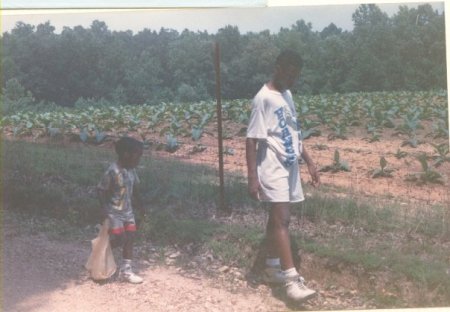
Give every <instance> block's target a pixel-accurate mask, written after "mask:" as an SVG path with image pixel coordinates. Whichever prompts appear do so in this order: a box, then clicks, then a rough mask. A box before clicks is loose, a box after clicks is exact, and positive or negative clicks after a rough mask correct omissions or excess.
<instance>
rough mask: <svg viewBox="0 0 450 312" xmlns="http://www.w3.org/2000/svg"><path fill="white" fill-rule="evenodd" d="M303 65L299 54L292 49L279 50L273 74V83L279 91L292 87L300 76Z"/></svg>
mask: <svg viewBox="0 0 450 312" xmlns="http://www.w3.org/2000/svg"><path fill="white" fill-rule="evenodd" d="M302 67H303V60H302V58H301V56H300V55H299V54H298V53H297V52H294V51H292V50H285V51H283V52H281V53H280V54H279V55H278V57H277V60H276V63H275V71H274V74H273V79H272V80H273V83H274V85H275V87H276V88H277V89H278V90H279V91H285V90H287V89H290V88H292V86H293V85H294V84H295V82H296V81H297V80H298V78H299V77H300V71H301V69H302Z"/></svg>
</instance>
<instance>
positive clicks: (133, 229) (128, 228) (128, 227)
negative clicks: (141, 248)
mask: <svg viewBox="0 0 450 312" xmlns="http://www.w3.org/2000/svg"><path fill="white" fill-rule="evenodd" d="M125 231H127V232H136V224H134V223H128V224H125Z"/></svg>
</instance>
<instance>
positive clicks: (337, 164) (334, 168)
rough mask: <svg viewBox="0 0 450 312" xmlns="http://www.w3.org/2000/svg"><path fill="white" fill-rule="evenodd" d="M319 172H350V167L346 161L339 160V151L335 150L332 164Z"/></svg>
mask: <svg viewBox="0 0 450 312" xmlns="http://www.w3.org/2000/svg"><path fill="white" fill-rule="evenodd" d="M319 171H320V172H333V173H335V172H339V171H347V172H348V171H351V170H350V166H349V165H348V163H347V162H346V161H343V160H341V157H340V155H339V151H338V150H335V151H334V162H333V164H331V165H328V166H325V167H322V168H321V169H320V170H319Z"/></svg>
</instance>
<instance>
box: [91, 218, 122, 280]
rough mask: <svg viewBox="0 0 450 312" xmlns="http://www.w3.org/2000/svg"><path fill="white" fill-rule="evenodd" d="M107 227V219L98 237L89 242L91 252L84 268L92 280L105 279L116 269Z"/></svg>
mask: <svg viewBox="0 0 450 312" xmlns="http://www.w3.org/2000/svg"><path fill="white" fill-rule="evenodd" d="M109 226H110V225H109V219H106V220H105V221H104V222H103V225H102V227H101V229H100V232H99V233H98V236H97V237H96V238H94V239H93V240H92V241H91V243H92V252H91V254H90V256H89V259H88V261H87V262H86V265H85V268H86V269H87V270H88V271H89V274H90V276H91V278H92V279H93V280H104V279H107V278H109V277H111V276H112V275H113V274H114V272H116V269H117V266H116V262H115V261H114V255H113V253H112V250H111V245H110V243H109V233H108V230H109Z"/></svg>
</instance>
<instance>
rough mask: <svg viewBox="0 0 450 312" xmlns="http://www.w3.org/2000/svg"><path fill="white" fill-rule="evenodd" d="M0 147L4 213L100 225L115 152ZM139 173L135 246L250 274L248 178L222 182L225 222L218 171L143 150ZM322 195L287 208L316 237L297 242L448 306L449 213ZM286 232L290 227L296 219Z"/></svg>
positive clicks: (39, 226) (257, 217)
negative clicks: (106, 175) (207, 258)
mask: <svg viewBox="0 0 450 312" xmlns="http://www.w3.org/2000/svg"><path fill="white" fill-rule="evenodd" d="M2 148H3V149H2V152H3V164H2V165H3V170H2V174H3V194H4V204H5V207H6V208H7V212H8V215H10V216H11V215H12V216H13V217H14V218H16V219H17V220H21V221H20V222H22V224H23V227H22V226H21V228H24V229H27V231H30V233H31V234H33V233H38V232H45V233H50V235H51V236H52V237H55V238H59V239H61V238H63V239H64V238H69V237H72V238H73V239H87V238H92V236H93V235H94V233H95V230H94V225H95V224H96V223H98V222H99V206H98V205H99V204H98V201H97V198H96V195H95V185H96V184H97V182H98V180H99V179H100V177H101V175H102V174H103V171H104V170H105V169H106V167H107V165H108V163H109V162H111V161H114V160H115V154H114V153H113V151H111V150H110V149H105V148H99V147H93V146H88V145H79V146H63V145H52V144H50V145H42V144H33V143H26V142H10V141H4V142H3V146H2ZM138 174H139V176H140V178H141V182H142V183H141V186H140V187H141V193H142V197H143V202H144V205H145V207H146V209H147V211H148V212H149V217H148V218H147V219H143V220H141V223H140V226H139V228H140V231H139V233H140V235H139V237H140V240H141V242H142V240H146V239H150V240H151V241H152V243H156V244H158V245H159V246H163V247H164V246H171V245H177V246H181V247H182V246H184V245H188V244H193V245H195V246H196V248H195V249H196V250H199V251H200V250H203V251H204V250H210V251H212V252H213V254H214V257H215V259H219V260H220V261H222V262H223V263H224V264H226V265H233V266H238V267H241V268H244V269H247V270H249V269H250V267H251V266H252V263H254V261H255V256H256V255H257V254H258V252H259V250H260V248H261V243H262V241H263V238H264V225H262V224H263V223H264V222H265V217H266V215H265V212H264V209H261V207H260V205H259V204H258V203H256V202H253V201H251V200H249V198H248V196H247V193H246V179H245V178H243V177H242V176H239V175H237V174H229V175H227V176H226V179H225V180H226V198H227V202H228V204H230V205H231V206H232V208H233V210H234V211H235V212H238V215H240V216H243V217H242V218H239V217H238V218H233V219H226V220H221V219H220V218H219V219H216V218H213V217H212V216H214V215H215V214H216V213H217V211H216V208H217V205H216V202H217V197H218V177H217V173H216V171H215V170H214V169H211V168H209V167H206V166H201V165H192V164H185V163H182V162H179V161H174V160H168V159H156V158H153V157H151V156H149V155H148V153H146V154H145V155H144V157H143V159H142V162H141V164H140V166H139V168H138ZM328 193H329V192H326V191H324V190H323V189H322V190H320V191H319V192H312V194H313V196H312V197H309V198H308V199H307V201H305V202H304V203H302V204H301V205H299V207H300V209H293V218H295V217H303V218H305V219H306V220H308V222H311V223H312V224H314V226H313V228H314V230H315V231H318V232H316V233H311V232H301V233H298V232H297V231H295V230H294V231H292V233H291V234H292V235H293V240H295V242H296V245H297V246H301V249H302V250H303V251H305V252H309V253H311V254H313V255H314V256H315V257H320V258H326V259H330V260H331V261H334V262H336V263H342V264H343V265H344V267H353V266H357V267H362V268H363V269H364V270H365V271H370V272H375V273H376V272H378V271H383V272H386V270H387V271H389V272H390V274H392V276H393V280H395V278H396V277H397V276H398V277H399V280H401V278H406V279H408V280H410V281H412V282H413V283H414V284H415V285H419V286H420V287H423V289H424V291H429V292H431V291H435V293H436V296H440V297H439V298H440V301H439V302H445V303H447V304H448V303H450V297H449V295H448V294H450V278H449V277H448V273H446V272H447V270H448V269H449V267H448V259H449V258H450V250H447V249H445V248H443V247H442V245H440V242H445V241H448V240H449V239H450V230H449V229H450V226H449V222H450V220H449V218H448V214H449V211H448V207H446V206H424V207H403V206H401V205H399V204H397V203H395V202H394V201H387V200H386V199H383V200H380V201H377V200H373V199H372V200H371V201H370V202H369V201H367V200H364V199H361V198H357V197H355V196H349V197H346V198H336V197H333V196H331V195H327V194H328ZM245 216H248V217H249V218H245ZM292 226H293V227H294V229H295V222H293V224H291V228H292ZM338 228H342V229H343V230H342V231H339V230H337V229H338ZM353 229H354V230H357V232H355V233H354V232H353V231H352V230H353ZM361 229H362V231H360V230H361ZM300 230H302V229H300ZM314 230H312V231H314ZM320 231H321V232H320ZM358 231H359V232H358ZM393 244H394V247H392V246H393ZM373 297H374V298H375V299H374V300H379V301H380V305H386V306H388V307H395V306H397V304H398V302H397V301H396V299H395V298H392V297H389V296H384V295H383V294H377V293H374V294H373ZM377 298H378V299H377ZM442 298H444V299H442Z"/></svg>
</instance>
